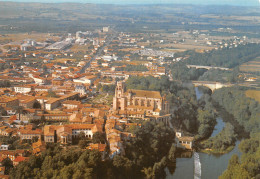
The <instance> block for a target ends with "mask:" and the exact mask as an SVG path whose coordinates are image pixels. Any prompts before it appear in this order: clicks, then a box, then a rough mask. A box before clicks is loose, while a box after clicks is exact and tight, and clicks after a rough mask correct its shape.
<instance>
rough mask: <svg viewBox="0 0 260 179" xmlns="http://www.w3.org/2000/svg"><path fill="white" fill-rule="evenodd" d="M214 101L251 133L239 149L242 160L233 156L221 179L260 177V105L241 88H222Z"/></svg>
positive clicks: (215, 95)
mask: <svg viewBox="0 0 260 179" xmlns="http://www.w3.org/2000/svg"><path fill="white" fill-rule="evenodd" d="M213 99H214V100H215V101H217V102H218V103H219V104H220V105H222V106H223V107H224V108H225V109H226V111H228V112H229V113H231V114H232V115H233V116H234V119H235V120H236V121H238V123H239V124H240V125H242V126H244V128H245V131H246V132H248V133H250V138H248V139H244V140H243V141H242V142H241V143H240V145H239V149H240V151H241V152H242V153H243V155H242V157H241V160H240V161H239V159H238V157H236V156H233V157H232V158H231V159H230V162H229V165H228V168H227V170H226V171H225V172H224V173H223V174H222V175H221V177H220V178H221V179H229V178H237V176H238V178H254V177H256V178H258V177H260V162H259V161H260V145H259V144H260V137H259V136H260V120H259V119H260V104H259V103H258V102H257V101H255V100H253V99H251V98H247V97H246V96H245V89H243V88H239V87H232V88H222V89H220V90H217V91H216V92H215V93H214V94H213Z"/></svg>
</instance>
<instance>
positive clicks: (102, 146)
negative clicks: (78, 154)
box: [86, 143, 107, 160]
mask: <svg viewBox="0 0 260 179" xmlns="http://www.w3.org/2000/svg"><path fill="white" fill-rule="evenodd" d="M106 147H107V145H106V144H93V143H91V144H90V145H89V146H88V147H86V149H88V150H97V151H99V152H100V153H101V157H102V160H105V156H106Z"/></svg>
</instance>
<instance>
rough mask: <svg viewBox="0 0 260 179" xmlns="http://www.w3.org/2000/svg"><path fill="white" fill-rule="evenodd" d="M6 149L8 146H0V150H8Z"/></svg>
mask: <svg viewBox="0 0 260 179" xmlns="http://www.w3.org/2000/svg"><path fill="white" fill-rule="evenodd" d="M8 148H9V145H4V144H2V145H1V146H0V150H8Z"/></svg>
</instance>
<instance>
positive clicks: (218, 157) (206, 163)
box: [165, 88, 241, 179]
mask: <svg viewBox="0 0 260 179" xmlns="http://www.w3.org/2000/svg"><path fill="white" fill-rule="evenodd" d="M195 91H196V95H197V100H199V99H200V97H201V96H202V95H203V93H202V92H200V91H199V90H198V88H195ZM218 114H219V117H217V119H216V120H217V124H216V125H215V127H214V130H213V132H212V134H211V136H210V137H215V136H216V135H218V134H219V133H220V132H221V131H222V130H223V128H224V126H225V124H226V121H229V119H225V117H227V115H224V114H223V113H220V111H218ZM222 114H223V116H222ZM220 116H221V117H220ZM239 144H240V140H237V141H236V142H235V143H234V146H232V147H230V148H229V149H228V150H227V151H226V153H224V154H223V153H212V152H211V153H209V152H206V151H202V150H201V151H200V150H198V154H199V158H200V165H201V178H202V179H204V178H205V179H208V178H211V179H217V178H218V176H220V175H221V174H222V173H223V172H224V171H225V170H226V169H227V166H228V162H229V159H230V158H231V156H232V155H234V154H236V155H238V156H241V152H240V151H239V149H238V145H239ZM194 163H195V162H194V155H192V152H191V155H183V156H181V158H176V167H175V169H174V171H172V170H171V171H170V170H169V169H168V168H166V169H165V171H166V178H167V179H172V178H176V179H178V178H183V179H189V178H194V168H195V166H194V165H195V164H194Z"/></svg>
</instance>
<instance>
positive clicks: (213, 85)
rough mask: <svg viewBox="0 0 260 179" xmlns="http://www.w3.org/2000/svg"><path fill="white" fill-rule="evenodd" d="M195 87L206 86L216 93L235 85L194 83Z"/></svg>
mask: <svg viewBox="0 0 260 179" xmlns="http://www.w3.org/2000/svg"><path fill="white" fill-rule="evenodd" d="M192 84H193V85H194V86H205V87H208V88H209V89H211V91H212V92H213V91H215V90H216V89H220V88H223V87H230V86H233V84H230V83H220V82H212V81H192Z"/></svg>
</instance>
